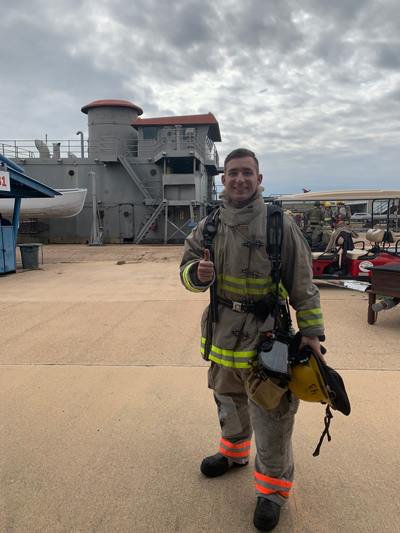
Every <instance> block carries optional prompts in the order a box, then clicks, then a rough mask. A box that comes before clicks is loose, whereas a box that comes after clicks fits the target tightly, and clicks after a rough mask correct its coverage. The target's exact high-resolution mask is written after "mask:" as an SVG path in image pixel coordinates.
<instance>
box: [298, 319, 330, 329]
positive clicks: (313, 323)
mask: <svg viewBox="0 0 400 533" xmlns="http://www.w3.org/2000/svg"><path fill="white" fill-rule="evenodd" d="M323 323H324V319H323V318H317V319H316V320H307V321H305V322H297V325H298V326H299V328H308V327H309V326H320V325H322V324H323Z"/></svg>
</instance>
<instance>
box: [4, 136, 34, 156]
mask: <svg viewBox="0 0 400 533" xmlns="http://www.w3.org/2000/svg"><path fill="white" fill-rule="evenodd" d="M17 142H18V144H17ZM29 142H30V141H9V140H4V141H0V153H2V154H3V155H5V156H6V157H8V158H9V159H12V158H14V159H15V158H18V157H19V158H21V159H30V158H33V157H35V153H34V152H33V151H32V150H30V149H29V144H28V143H29ZM19 143H26V144H23V145H21V144H19ZM33 148H34V147H33Z"/></svg>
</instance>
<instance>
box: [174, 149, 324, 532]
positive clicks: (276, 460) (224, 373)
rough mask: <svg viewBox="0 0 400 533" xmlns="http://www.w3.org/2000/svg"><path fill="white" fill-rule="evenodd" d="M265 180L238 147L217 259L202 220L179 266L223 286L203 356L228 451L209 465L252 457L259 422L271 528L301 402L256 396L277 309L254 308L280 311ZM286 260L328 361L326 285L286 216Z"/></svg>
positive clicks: (290, 472) (195, 283) (257, 520)
mask: <svg viewBox="0 0 400 533" xmlns="http://www.w3.org/2000/svg"><path fill="white" fill-rule="evenodd" d="M261 181H262V175H261V174H260V173H259V167H258V161H257V159H256V157H255V155H254V153H253V152H251V151H250V150H246V149H243V148H239V149H237V150H234V151H233V152H231V153H230V154H229V155H228V156H227V158H226V160H225V173H224V175H223V176H222V183H223V185H224V186H225V189H224V191H222V193H221V194H220V199H221V200H222V206H221V208H220V213H219V224H218V228H217V233H216V236H215V238H214V241H213V245H212V250H213V254H214V258H215V259H214V263H212V262H211V260H210V252H209V250H208V249H205V241H204V236H203V229H204V226H205V222H206V219H203V220H202V221H201V222H199V224H198V225H197V226H196V227H195V228H194V230H193V231H192V233H191V234H190V235H189V237H187V239H186V241H185V251H184V255H183V259H182V262H181V266H180V272H181V280H182V283H183V284H184V286H185V287H186V288H187V289H188V290H190V291H192V292H198V293H200V292H204V291H206V290H207V289H208V288H210V287H211V286H212V285H213V283H216V284H217V286H216V289H217V298H218V321H217V320H215V321H214V322H213V321H212V319H211V310H210V306H209V307H208V308H207V309H206V310H205V311H204V313H203V317H202V321H201V330H202V340H201V346H202V347H201V351H202V356H203V358H204V359H206V360H209V361H211V366H210V368H209V371H208V386H209V388H211V389H213V391H214V399H215V402H216V404H217V407H218V417H219V421H220V426H221V439H220V444H219V452H218V453H217V454H215V455H212V456H210V457H206V458H205V459H204V460H203V462H202V464H201V471H202V473H203V474H204V475H206V476H208V477H216V476H220V475H223V474H225V473H226V472H227V471H228V470H229V469H230V468H231V467H240V466H245V465H247V464H248V462H249V457H250V443H251V436H252V432H253V430H254V433H255V443H256V448H257V455H256V458H255V469H254V476H255V484H256V496H257V506H256V509H255V512H254V524H255V526H256V527H257V528H258V529H260V530H262V531H270V530H272V529H273V528H274V527H275V526H276V525H277V523H278V521H279V514H280V508H281V507H282V506H283V505H284V504H285V503H286V501H287V498H288V496H289V493H290V489H291V486H292V483H293V477H294V463H293V453H292V431H293V424H294V416H295V413H296V411H297V409H298V405H299V400H298V398H296V397H295V396H294V395H293V394H290V393H289V394H288V393H284V394H283V395H282V397H281V399H280V403H279V405H278V406H277V407H275V408H273V409H268V410H267V409H263V408H261V407H259V406H258V405H257V404H256V403H254V402H253V401H251V400H249V396H248V384H247V378H248V377H249V375H250V363H249V360H250V358H251V357H253V356H255V355H256V354H257V346H258V345H259V344H260V341H261V340H263V339H265V338H266V336H267V333H268V332H269V331H271V330H272V329H273V326H274V320H273V318H272V317H271V316H270V315H268V313H267V314H266V315H264V316H262V317H261V316H259V315H256V314H255V313H256V310H255V304H256V303H259V302H266V304H270V308H272V309H273V302H274V297H273V294H274V292H275V286H274V282H273V279H272V276H271V267H272V265H271V262H270V260H269V259H268V256H267V251H266V225H267V223H268V222H267V208H266V205H265V204H264V200H263V197H262V191H263V188H262V187H260V184H261ZM281 258H282V266H281V269H280V277H281V282H282V284H283V287H284V289H282V290H283V293H282V294H283V295H284V297H285V296H286V294H288V296H289V301H290V304H291V306H292V307H293V308H294V310H295V311H296V317H297V323H298V327H299V329H300V333H301V334H302V336H303V337H302V341H301V346H305V345H309V346H310V347H311V348H312V349H313V350H314V352H315V353H316V354H317V355H318V356H319V357H320V358H321V359H322V354H321V346H320V343H319V340H318V336H319V335H323V333H324V328H323V318H322V311H321V308H320V298H319V292H318V289H317V287H316V286H315V285H314V284H313V283H312V266H311V265H312V263H311V253H310V249H309V246H308V245H307V243H306V241H305V239H304V237H303V236H302V234H301V232H300V230H299V228H298V227H297V225H296V224H295V222H294V221H293V220H292V219H291V217H290V216H288V215H286V214H284V215H283V241H282V247H281ZM286 291H287V292H286Z"/></svg>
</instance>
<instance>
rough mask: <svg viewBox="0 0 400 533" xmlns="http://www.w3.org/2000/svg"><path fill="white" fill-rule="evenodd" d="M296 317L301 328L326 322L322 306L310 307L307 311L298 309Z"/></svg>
mask: <svg viewBox="0 0 400 533" xmlns="http://www.w3.org/2000/svg"><path fill="white" fill-rule="evenodd" d="M308 317H310V318H308ZM296 318H297V325H298V326H299V328H308V327H310V326H321V325H322V324H323V323H324V319H323V317H322V309H321V308H320V307H317V308H315V309H308V310H307V311H298V312H297V313H296ZM301 318H303V320H300V319H301Z"/></svg>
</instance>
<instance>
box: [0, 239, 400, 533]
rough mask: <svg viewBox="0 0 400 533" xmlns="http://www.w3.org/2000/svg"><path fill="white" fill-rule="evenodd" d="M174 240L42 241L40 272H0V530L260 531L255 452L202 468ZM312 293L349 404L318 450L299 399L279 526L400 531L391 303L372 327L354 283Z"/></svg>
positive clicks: (196, 310)
mask: <svg viewBox="0 0 400 533" xmlns="http://www.w3.org/2000/svg"><path fill="white" fill-rule="evenodd" d="M181 252H182V248H180V247H146V246H143V247H142V246H138V247H134V246H118V245H114V246H112V245H110V246H105V247H101V248H100V247H99V248H91V247H87V246H84V245H73V246H61V245H54V246H45V247H44V259H45V264H44V265H43V266H42V265H40V269H39V270H32V271H25V272H21V271H19V273H17V274H16V275H8V276H3V277H0V314H1V320H2V328H1V329H2V332H1V355H0V363H1V364H0V427H1V429H2V431H1V433H2V439H1V441H0V494H1V497H0V531H1V532H3V531H4V532H5V533H36V532H46V533H47V532H48V533H53V532H54V533H56V532H63V533H64V532H68V533H70V532H74V533H75V532H83V533H86V532H96V533H103V532H104V533H113V532H123V533H125V532H135V533H136V532H137V533H142V532H143V533H144V532H148V531H151V532H154V533H169V532H185V533H186V532H210V533H211V532H212V533H220V532H221V533H222V532H224V533H225V532H227V531H230V532H232V533H236V532H237V533H239V532H247V531H248V532H253V531H255V529H254V528H253V525H252V515H253V511H254V506H255V498H254V482H253V475H252V467H253V459H252V460H251V463H250V465H249V467H247V468H244V469H239V470H234V471H230V472H229V473H228V474H227V475H226V476H223V477H222V478H218V479H214V480H209V479H205V478H204V477H203V476H202V475H201V474H200V471H199V465H200V462H201V460H202V458H203V457H204V456H205V455H209V454H213V453H215V452H216V450H217V445H218V439H219V427H218V421H217V417H216V409H215V404H214V401H213V398H212V393H211V392H210V391H209V390H208V389H207V385H206V373H207V364H206V363H204V362H203V361H202V360H201V359H200V355H199V320H200V315H201V312H202V310H203V308H204V306H205V305H206V303H207V301H208V295H197V294H192V293H189V292H188V291H185V289H184V288H183V287H182V286H181V284H180V282H179V277H178V261H179V257H180V254H181ZM72 257H74V259H72ZM72 260H73V261H82V262H73V263H71V262H70V261H72ZM117 261H120V262H121V261H126V262H125V263H124V264H120V265H117ZM320 290H321V296H322V306H323V311H324V315H325V320H326V325H327V339H328V340H327V342H326V348H327V349H328V354H327V356H328V363H329V364H330V365H331V366H333V367H334V368H336V369H337V370H338V371H339V372H340V373H341V375H342V376H343V378H344V380H345V383H346V387H347V390H348V393H349V397H350V400H351V403H352V413H351V415H350V417H348V418H347V417H344V416H343V415H342V414H341V413H334V418H333V420H332V423H331V435H332V441H331V442H330V443H328V442H327V441H325V442H324V444H323V445H322V448H321V454H320V456H319V457H317V458H314V457H312V453H313V451H314V449H315V446H316V445H317V443H318V440H319V437H320V435H321V432H322V430H323V427H324V424H323V416H324V407H323V406H321V405H319V404H317V405H314V404H308V403H305V402H302V404H301V408H300V410H299V413H298V415H297V420H296V426H295V433H294V449H295V457H296V478H295V483H294V486H293V489H292V493H291V497H290V500H289V504H288V505H287V507H285V508H284V510H283V511H282V517H281V522H280V524H279V526H278V527H277V528H276V530H275V531H276V532H277V533H279V532H284V531H290V532H295V533H320V532H321V533H328V532H329V533H334V532H339V531H340V532H346V533H347V532H349V533H353V532H355V533H356V532H357V533H358V532H371V533H372V532H374V533H375V532H376V531H391V532H395V531H400V528H399V525H398V518H397V516H398V503H397V497H396V494H397V491H396V488H397V487H398V486H399V481H398V480H399V477H400V471H399V470H400V468H399V465H400V451H399V447H398V444H397V442H398V435H399V422H398V419H397V412H398V410H399V406H400V401H399V367H400V365H399V360H398V331H399V324H400V310H399V309H398V308H395V309H393V310H390V311H388V312H386V313H380V314H379V317H378V321H377V323H376V324H375V325H373V326H371V325H368V324H367V298H366V296H365V295H364V294H362V293H358V292H355V291H348V290H343V289H340V288H338V287H332V286H327V285H326V284H320Z"/></svg>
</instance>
